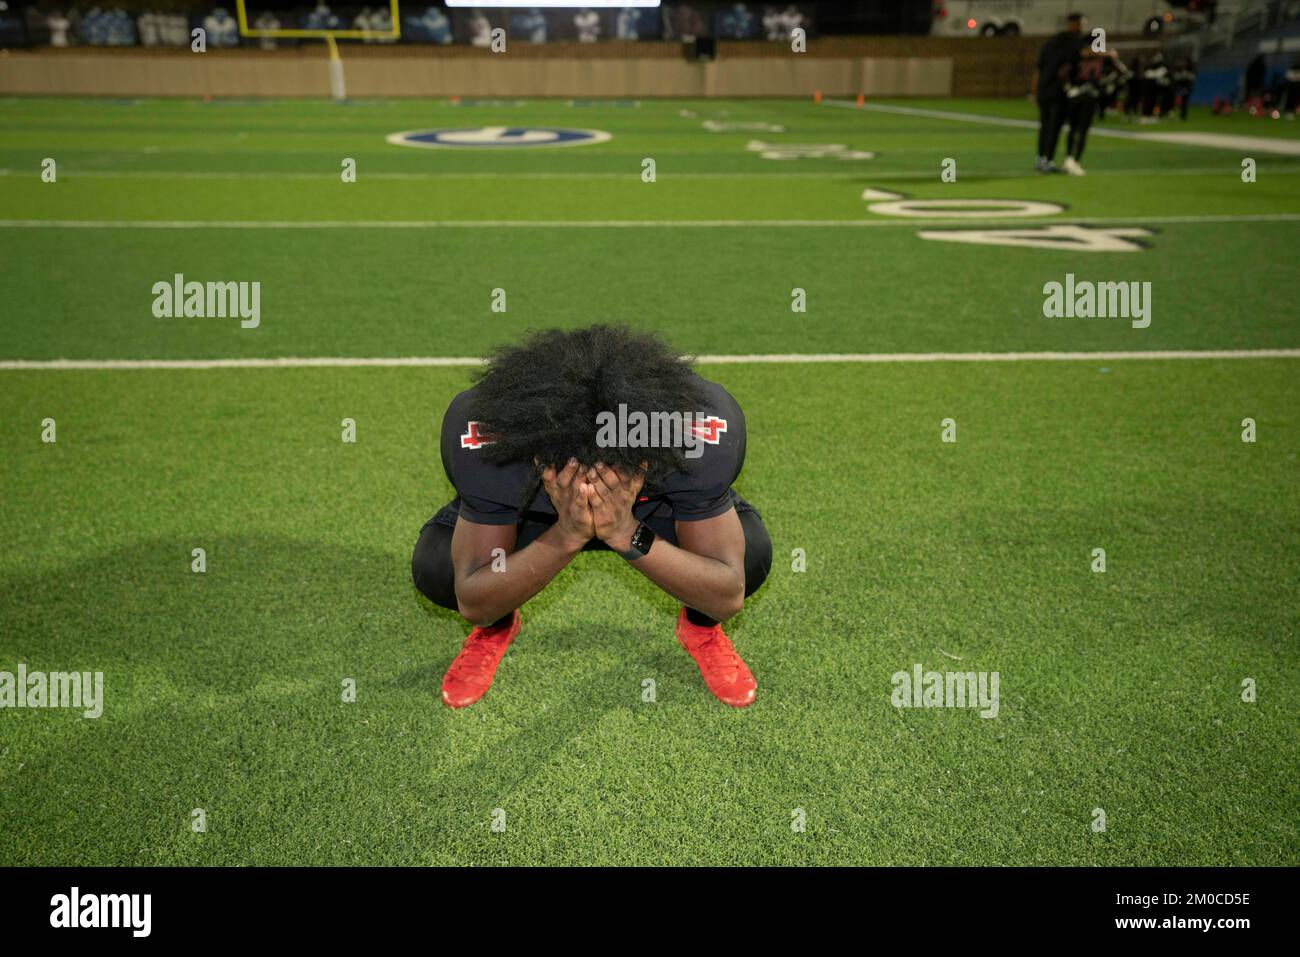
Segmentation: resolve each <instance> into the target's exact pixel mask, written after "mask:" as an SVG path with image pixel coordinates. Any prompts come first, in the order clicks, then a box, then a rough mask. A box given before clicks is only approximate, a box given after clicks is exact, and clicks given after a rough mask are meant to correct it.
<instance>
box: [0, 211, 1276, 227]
mask: <svg viewBox="0 0 1300 957" xmlns="http://www.w3.org/2000/svg"><path fill="white" fill-rule="evenodd" d="M1298 220H1300V213H1254V214H1245V215H1240V216H1238V215H1224V216H1195V215H1193V216H1142V215H1137V216H1052V217H1047V216H1036V217H1033V218H1026V217H1024V216H1019V217H1015V218H1006V217H1003V218H995V217H989V218H988V219H984V218H980V219H974V218H971V217H969V216H967V217H965V218H961V219H944V218H941V217H938V216H912V217H908V218H906V219H679V220H672V219H550V220H547V219H407V220H403V219H358V220H352V221H350V220H343V219H329V220H288V219H266V220H256V219H243V220H210V221H209V220H182V219H176V220H157V219H0V229H676V228H681V229H755V228H761V229H769V228H773V229H775V228H799V229H818V228H821V227H837V228H838V227H875V226H911V227H913V228H922V229H924V228H933V227H935V226H962V227H965V228H967V229H973V228H977V227H983V226H1017V227H1019V228H1021V229H1024V228H1027V227H1030V226H1033V225H1034V224H1036V223H1038V224H1044V225H1053V224H1064V223H1080V224H1083V225H1098V226H1100V225H1111V224H1116V223H1138V224H1141V225H1148V224H1156V225H1174V224H1179V223H1188V224H1195V223H1289V222H1296V221H1298Z"/></svg>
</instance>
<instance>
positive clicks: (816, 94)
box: [813, 90, 822, 103]
mask: <svg viewBox="0 0 1300 957" xmlns="http://www.w3.org/2000/svg"><path fill="white" fill-rule="evenodd" d="M821 101H822V91H821V90H813V102H814V103H820V102H821Z"/></svg>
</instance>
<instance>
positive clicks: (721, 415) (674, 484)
mask: <svg viewBox="0 0 1300 957" xmlns="http://www.w3.org/2000/svg"><path fill="white" fill-rule="evenodd" d="M699 381H700V384H701V386H702V391H703V394H704V397H705V401H704V407H703V408H701V409H698V410H692V411H694V412H695V418H694V424H693V426H692V429H691V431H692V433H693V434H694V436H695V438H696V440H697V441H698V446H697V447H698V448H699V449H700V450H701V453H700V455H699V457H698V458H687V460H686V463H687V464H686V469H685V470H684V471H679V472H674V473H672V474H671V475H669V476H667V477H666V478H664V479H663V480H661V481H659V482H657V483H655V484H654V485H653V486H652V485H649V484H647V485H646V486H645V487H644V488H643V489H642V490H641V497H640V500H639V501H638V503H637V506H636V508H635V509H634V510H633V511H634V513H635V514H637V515H638V517H640V516H642V515H643V514H646V513H649V512H651V511H653V512H656V513H657V514H661V515H665V513H667V514H666V515H665V517H671V518H672V519H673V520H675V521H683V522H691V521H700V520H701V519H706V518H714V517H715V516H718V515H722V514H723V513H724V512H726V511H727V510H728V509H730V508H731V507H732V506H733V505H734V504H736V503H737V502H738V501H739V499H738V496H737V495H736V493H735V492H734V491H733V490H732V488H731V484H732V483H733V482H734V481H735V480H736V477H737V476H738V475H739V474H740V470H741V467H742V466H743V465H744V464H745V416H744V413H742V412H741V411H740V406H739V405H737V404H736V400H735V399H733V398H732V397H731V394H730V393H729V392H727V390H726V389H724V388H723V387H722V386H720V385H718V384H717V383H716V382H709V381H708V380H707V379H700V380H699ZM473 395H474V390H473V389H467V390H465V391H464V392H462V393H460V394H459V395H457V396H456V398H454V399H452V400H451V405H450V406H448V407H447V412H446V414H445V415H444V416H443V420H442V467H443V469H444V470H445V471H446V473H447V478H448V479H449V480H450V481H451V484H452V485H454V486H455V488H456V494H457V498H458V502H459V505H458V512H459V514H460V515H461V516H463V517H464V518H465V519H467V520H468V521H471V522H476V523H478V524H482V525H510V524H513V523H514V522H516V521H517V520H518V519H519V516H520V508H521V506H522V505H523V502H522V499H523V497H524V495H525V494H527V492H528V489H529V488H530V487H531V486H532V484H533V481H534V478H535V475H536V470H535V469H534V467H533V465H532V463H529V462H515V463H512V464H510V465H498V464H495V463H492V462H489V461H487V460H486V459H485V458H484V456H483V449H484V448H485V447H486V446H487V445H490V444H491V437H490V436H486V435H484V434H483V433H482V431H481V430H480V428H479V425H478V423H477V422H474V421H473V420H472V419H471V418H470V413H469V409H471V408H472V407H473ZM611 411H613V410H611ZM665 411H669V410H665ZM682 411H687V410H682ZM592 430H593V432H594V431H595V430H596V423H595V422H593V423H592ZM524 511H525V512H526V513H532V517H534V518H538V519H541V520H546V519H548V518H549V520H551V521H554V520H555V517H556V514H555V508H554V506H552V505H551V500H550V498H549V497H548V496H547V494H546V490H545V489H538V491H537V494H536V495H534V496H533V499H532V501H531V502H529V503H528V505H527V508H526V509H525V510H524Z"/></svg>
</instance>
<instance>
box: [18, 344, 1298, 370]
mask: <svg viewBox="0 0 1300 957" xmlns="http://www.w3.org/2000/svg"><path fill="white" fill-rule="evenodd" d="M694 358H695V361H697V362H699V363H701V364H702V365H733V364H756V363H761V364H765V365H773V364H775V365H798V364H804V363H836V362H854V363H895V362H1118V361H1123V360H1126V359H1300V349H1159V350H1151V351H1146V352H847V353H775V354H772V353H769V354H755V355H718V356H712V355H701V356H695V357H694ZM482 361H483V360H482V359H475V358H471V357H468V356H392V357H380V358H361V357H356V358H353V357H348V356H324V357H302V358H296V357H287V358H282V359H39V360H33V359H4V360H0V371H6V372H23V371H33V370H46V371H67V370H74V369H87V370H101V371H107V370H134V369H311V368H354V367H373V366H385V367H410V366H419V367H424V366H477V365H480V364H482Z"/></svg>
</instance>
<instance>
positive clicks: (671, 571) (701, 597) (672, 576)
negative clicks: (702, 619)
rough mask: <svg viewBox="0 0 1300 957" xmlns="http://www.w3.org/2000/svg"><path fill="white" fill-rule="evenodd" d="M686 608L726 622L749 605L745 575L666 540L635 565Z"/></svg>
mask: <svg viewBox="0 0 1300 957" xmlns="http://www.w3.org/2000/svg"><path fill="white" fill-rule="evenodd" d="M631 565H632V567H633V568H635V569H637V570H638V571H639V572H641V574H643V575H645V577H646V578H648V579H650V580H651V581H652V582H654V583H655V584H656V585H658V586H659V587H660V588H662V589H663V590H664V591H666V592H668V594H670V595H672V596H673V597H674V598H676V599H677V600H678V601H680V602H681V603H682V604H684V605H686V606H687V607H689V608H694V609H695V610H696V611H702V612H703V613H704V614H706V615H708V616H709V617H710V618H716V619H717V620H718V621H725V620H726V619H728V618H731V617H732V616H733V615H736V614H738V613H739V612H740V609H741V608H742V607H743V606H744V604H745V571H744V569H743V568H732V567H731V566H730V565H728V564H726V563H725V562H721V561H718V560H717V559H715V558H708V557H706V556H704V555H697V554H695V553H694V552H688V551H687V550H686V549H684V548H679V547H678V546H676V545H673V544H671V543H669V542H666V541H664V540H663V539H656V540H655V543H654V544H653V545H652V546H651V547H650V551H649V552H648V553H646V555H644V556H643V557H641V558H638V559H637V560H636V561H634V562H632V563H631Z"/></svg>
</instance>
